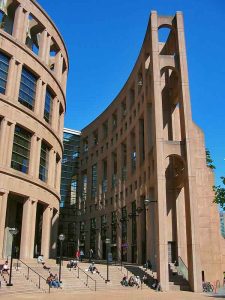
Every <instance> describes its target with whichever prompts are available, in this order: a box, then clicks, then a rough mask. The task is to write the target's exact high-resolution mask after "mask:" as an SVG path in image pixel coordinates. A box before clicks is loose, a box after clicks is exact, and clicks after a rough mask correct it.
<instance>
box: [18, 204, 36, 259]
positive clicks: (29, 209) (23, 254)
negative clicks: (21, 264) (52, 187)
mask: <svg viewBox="0 0 225 300" xmlns="http://www.w3.org/2000/svg"><path fill="white" fill-rule="evenodd" d="M36 208H37V202H36V201H33V200H32V199H31V198H28V199H27V200H26V201H25V202H24V204H23V218H22V229H21V242H20V258H32V257H33V251H34V236H35V224H36Z"/></svg>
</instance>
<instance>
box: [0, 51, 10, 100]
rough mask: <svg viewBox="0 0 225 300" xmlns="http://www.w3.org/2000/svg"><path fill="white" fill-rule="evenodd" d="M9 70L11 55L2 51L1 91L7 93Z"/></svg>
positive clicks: (0, 55) (0, 56)
mask: <svg viewBox="0 0 225 300" xmlns="http://www.w3.org/2000/svg"><path fill="white" fill-rule="evenodd" d="M8 71H9V57H8V56H6V55H4V54H3V53H1V52H0V93H2V94H5V89H6V83H7V77H8Z"/></svg>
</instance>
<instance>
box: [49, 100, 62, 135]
mask: <svg viewBox="0 0 225 300" xmlns="http://www.w3.org/2000/svg"><path fill="white" fill-rule="evenodd" d="M59 103H60V102H59V99H57V97H55V98H54V99H53V102H52V120H51V125H52V129H53V130H54V131H58V122H59Z"/></svg>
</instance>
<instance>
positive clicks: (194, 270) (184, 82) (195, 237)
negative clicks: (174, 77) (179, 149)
mask: <svg viewBox="0 0 225 300" xmlns="http://www.w3.org/2000/svg"><path fill="white" fill-rule="evenodd" d="M176 20H177V45H178V50H179V57H178V58H179V66H180V78H181V85H180V98H181V105H180V107H181V110H180V112H181V131H182V132H181V133H182V138H184V139H185V141H186V160H187V179H186V182H185V187H184V192H185V205H186V228H187V245H188V250H187V254H188V276H189V283H190V286H191V288H192V290H193V291H194V292H201V291H202V281H201V269H202V268H201V260H200V238H199V216H198V199H197V192H196V175H195V174H196V170H195V165H194V164H195V160H193V159H192V157H194V156H195V148H194V145H195V139H194V136H193V123H192V114H191V104H190V94H189V80H188V69H187V57H186V46H185V37H184V24H183V15H182V13H181V12H177V13H176Z"/></svg>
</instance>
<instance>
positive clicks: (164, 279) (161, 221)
mask: <svg viewBox="0 0 225 300" xmlns="http://www.w3.org/2000/svg"><path fill="white" fill-rule="evenodd" d="M151 43H152V49H151V61H152V64H151V73H152V80H153V91H152V92H153V104H152V106H153V121H154V127H155V128H154V130H155V147H154V157H155V176H154V181H155V183H154V185H155V199H156V200H157V201H158V203H157V218H156V221H157V234H158V245H157V275H158V279H159V281H160V283H161V286H162V289H163V291H168V289H169V278H168V241H167V208H166V180H165V166H164V164H165V162H164V161H165V157H164V153H163V114H162V95H161V82H160V80H161V76H160V67H159V66H160V64H159V42H158V16H157V13H156V12H155V11H153V12H152V13H151Z"/></svg>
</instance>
